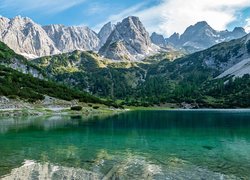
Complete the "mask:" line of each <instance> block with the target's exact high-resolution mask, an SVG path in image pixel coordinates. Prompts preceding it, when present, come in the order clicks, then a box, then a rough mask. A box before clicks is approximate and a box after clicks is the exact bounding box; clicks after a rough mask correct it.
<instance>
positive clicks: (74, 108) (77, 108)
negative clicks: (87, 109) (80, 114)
mask: <svg viewBox="0 0 250 180" xmlns="http://www.w3.org/2000/svg"><path fill="white" fill-rule="evenodd" d="M70 109H71V110H72V111H81V110H82V106H73V107H71V108H70Z"/></svg>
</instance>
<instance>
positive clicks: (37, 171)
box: [0, 110, 250, 180]
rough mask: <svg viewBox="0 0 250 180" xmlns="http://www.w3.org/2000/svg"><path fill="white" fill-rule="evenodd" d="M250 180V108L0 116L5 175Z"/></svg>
mask: <svg viewBox="0 0 250 180" xmlns="http://www.w3.org/2000/svg"><path fill="white" fill-rule="evenodd" d="M1 178H2V179H185V180H186V179H190V180H191V179H192V180H193V179H218V180H220V179H250V110H166V111H163V110H159V111H157V110H152V111H129V112H126V113H121V114H117V115H112V116H92V117H84V116H40V117H35V116H34V117H32V116H30V117H1V118H0V179H1Z"/></svg>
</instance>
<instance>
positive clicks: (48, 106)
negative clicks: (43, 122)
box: [0, 97, 126, 116]
mask: <svg viewBox="0 0 250 180" xmlns="http://www.w3.org/2000/svg"><path fill="white" fill-rule="evenodd" d="M75 106H79V107H81V109H80V110H71V108H72V107H75ZM124 111H126V110H124V109H117V108H113V107H108V106H105V105H103V104H92V103H83V102H79V101H64V100H59V99H56V98H52V97H46V98H45V99H44V100H43V101H38V102H35V103H30V102H26V101H22V100H18V99H9V98H6V97H1V99H0V116H32V115H34V116H37V115H38V116H40V115H89V114H91V115H98V114H115V113H120V112H124Z"/></svg>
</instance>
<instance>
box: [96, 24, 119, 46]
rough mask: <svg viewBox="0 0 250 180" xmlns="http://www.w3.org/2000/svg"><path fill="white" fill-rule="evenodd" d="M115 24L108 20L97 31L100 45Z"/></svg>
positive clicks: (103, 42)
mask: <svg viewBox="0 0 250 180" xmlns="http://www.w3.org/2000/svg"><path fill="white" fill-rule="evenodd" d="M114 28H115V25H114V24H112V23H111V22H108V23H107V24H105V25H104V26H103V27H102V28H101V30H100V31H99V33H98V37H99V39H100V41H101V46H102V45H104V44H105V43H106V41H107V39H108V37H109V36H110V34H111V33H112V31H113V30H114Z"/></svg>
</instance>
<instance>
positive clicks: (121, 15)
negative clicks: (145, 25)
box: [93, 3, 145, 32]
mask: <svg viewBox="0 0 250 180" xmlns="http://www.w3.org/2000/svg"><path fill="white" fill-rule="evenodd" d="M144 5H145V3H139V4H137V5H135V6H132V7H130V8H128V9H125V10H123V11H121V12H120V13H118V14H115V15H111V16H109V17H108V18H107V19H106V20H105V21H104V22H102V23H100V24H97V25H96V26H95V27H93V29H94V30H95V31H96V32H98V31H99V30H100V29H101V28H102V26H103V25H104V24H106V23H107V22H112V23H117V22H119V21H121V20H122V19H123V18H125V17H127V16H132V15H136V12H138V11H139V10H140V9H141V8H142V7H143V6H144Z"/></svg>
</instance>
